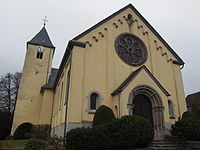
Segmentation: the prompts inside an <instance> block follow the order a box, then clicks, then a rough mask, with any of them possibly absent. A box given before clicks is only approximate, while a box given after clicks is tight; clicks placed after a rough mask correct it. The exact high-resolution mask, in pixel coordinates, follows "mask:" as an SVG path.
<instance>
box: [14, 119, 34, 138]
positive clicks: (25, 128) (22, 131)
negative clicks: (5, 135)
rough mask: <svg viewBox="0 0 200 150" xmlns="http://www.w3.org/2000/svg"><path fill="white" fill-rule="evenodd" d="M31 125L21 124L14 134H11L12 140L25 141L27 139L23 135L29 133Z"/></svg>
mask: <svg viewBox="0 0 200 150" xmlns="http://www.w3.org/2000/svg"><path fill="white" fill-rule="evenodd" d="M32 126H33V125H32V124H31V123H28V122H26V123H22V124H21V125H20V126H18V127H17V129H16V130H15V132H14V134H13V139H14V140H15V139H27V137H26V136H25V134H27V133H31V128H32Z"/></svg>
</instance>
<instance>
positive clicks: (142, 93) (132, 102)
mask: <svg viewBox="0 0 200 150" xmlns="http://www.w3.org/2000/svg"><path fill="white" fill-rule="evenodd" d="M127 106H128V109H129V115H139V116H142V117H144V118H146V119H147V120H149V121H150V123H151V124H152V126H153V128H154V133H155V136H154V139H163V137H164V132H163V127H164V114H163V111H164V107H163V104H162V100H161V98H160V96H159V94H158V93H157V92H156V91H155V90H154V89H153V88H151V87H149V86H146V85H140V86H137V87H135V88H134V89H133V90H132V91H131V93H130V94H129V99H128V104H127Z"/></svg>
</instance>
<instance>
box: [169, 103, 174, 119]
mask: <svg viewBox="0 0 200 150" xmlns="http://www.w3.org/2000/svg"><path fill="white" fill-rule="evenodd" d="M168 109H169V118H170V119H175V114H174V106H173V103H172V101H171V100H168Z"/></svg>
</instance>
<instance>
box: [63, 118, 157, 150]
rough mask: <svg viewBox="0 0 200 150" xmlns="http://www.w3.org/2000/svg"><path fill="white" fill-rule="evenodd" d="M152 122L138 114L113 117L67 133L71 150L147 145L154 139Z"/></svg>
mask: <svg viewBox="0 0 200 150" xmlns="http://www.w3.org/2000/svg"><path fill="white" fill-rule="evenodd" d="M153 137H154V132H153V129H152V127H151V125H150V123H149V122H148V121H147V120H145V119H143V118H141V117H136V116H124V117H122V118H120V119H113V120H112V121H110V122H107V123H105V124H103V125H98V126H95V127H93V128H76V129H72V130H70V131H69V132H68V133H67V136H66V146H67V148H68V149H70V150H80V149H81V150H102V149H105V150H106V149H107V150H111V149H125V148H143V147H147V146H148V145H149V144H150V143H151V142H152V140H153Z"/></svg>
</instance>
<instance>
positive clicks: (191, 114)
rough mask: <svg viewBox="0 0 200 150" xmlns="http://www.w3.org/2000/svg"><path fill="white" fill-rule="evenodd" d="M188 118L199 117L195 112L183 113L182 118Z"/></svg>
mask: <svg viewBox="0 0 200 150" xmlns="http://www.w3.org/2000/svg"><path fill="white" fill-rule="evenodd" d="M186 118H199V117H198V116H197V115H196V114H195V113H194V112H190V111H186V112H184V113H183V115H182V119H186Z"/></svg>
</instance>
